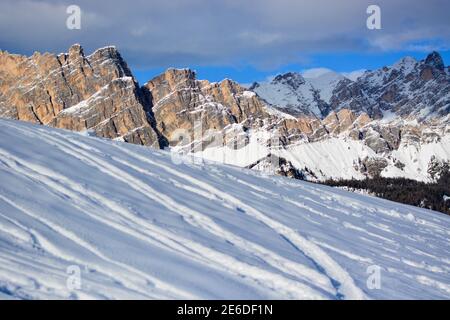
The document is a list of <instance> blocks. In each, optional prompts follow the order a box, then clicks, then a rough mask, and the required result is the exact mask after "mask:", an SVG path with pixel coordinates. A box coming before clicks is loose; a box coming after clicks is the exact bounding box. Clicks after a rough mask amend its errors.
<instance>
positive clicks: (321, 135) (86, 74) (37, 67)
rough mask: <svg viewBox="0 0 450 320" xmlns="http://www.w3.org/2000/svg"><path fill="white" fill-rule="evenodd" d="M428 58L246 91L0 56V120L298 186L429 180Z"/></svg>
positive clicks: (443, 129)
mask: <svg viewBox="0 0 450 320" xmlns="http://www.w3.org/2000/svg"><path fill="white" fill-rule="evenodd" d="M449 111H450V70H449V67H448V66H447V67H446V66H445V65H444V62H443V60H442V58H441V56H440V55H439V54H438V53H437V52H433V53H431V54H429V55H428V56H427V57H426V59H424V60H421V61H416V60H415V59H413V58H411V57H405V58H403V59H401V60H400V61H398V62H397V63H395V64H393V65H392V66H386V67H383V68H381V69H378V70H374V71H365V72H364V73H362V74H361V75H360V76H359V77H357V78H356V79H354V80H351V79H349V78H347V77H345V76H343V75H341V74H338V73H335V72H332V71H327V72H321V73H318V74H315V75H309V76H305V77H304V76H302V74H300V73H296V72H288V73H285V74H280V75H277V76H275V77H274V78H273V79H272V80H271V81H268V82H261V83H257V82H255V83H253V84H252V85H251V86H250V87H248V88H246V87H245V86H243V85H240V84H238V83H236V82H234V81H232V80H230V79H225V80H223V81H221V82H209V81H207V80H198V79H197V77H196V74H195V72H194V71H192V70H190V69H168V70H167V71H165V72H164V73H163V74H161V75H159V76H156V77H155V78H153V79H150V80H149V81H148V82H146V83H145V84H143V85H142V86H141V85H140V84H138V82H137V81H136V79H135V78H134V76H133V74H132V71H131V70H130V68H129V67H128V65H127V63H126V62H125V60H124V59H123V58H122V56H121V55H120V53H119V52H118V51H117V49H116V48H115V47H105V48H101V49H98V50H96V51H95V52H94V53H92V54H90V55H85V53H84V51H83V48H82V47H81V46H80V45H78V44H76V45H73V46H72V47H71V48H70V49H69V51H68V53H62V54H58V55H54V54H50V53H44V54H41V53H34V54H33V55H32V56H30V57H26V56H22V55H16V54H10V53H8V52H5V51H1V52H0V116H1V117H4V118H10V119H17V120H23V121H30V122H34V123H39V124H44V125H49V126H53V127H57V128H64V129H69V130H75V131H86V132H88V133H89V134H92V135H96V136H99V137H104V138H110V139H116V140H121V141H125V142H130V143H134V144H142V145H147V146H152V147H156V148H170V149H171V150H172V151H174V152H179V153H184V154H191V155H193V156H195V157H197V158H202V159H207V160H213V161H219V162H224V163H227V164H232V165H237V166H241V167H248V168H254V169H257V170H263V171H268V172H272V173H278V174H281V175H286V176H292V177H300V178H302V179H306V180H312V181H324V180H326V179H328V178H344V179H351V178H354V179H363V178H366V177H375V176H385V177H406V178H410V179H415V180H420V181H433V180H435V179H436V178H438V177H439V175H440V171H441V170H443V168H447V167H448V161H449V159H450V126H449V121H450V118H449Z"/></svg>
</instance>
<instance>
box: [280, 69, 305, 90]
mask: <svg viewBox="0 0 450 320" xmlns="http://www.w3.org/2000/svg"><path fill="white" fill-rule="evenodd" d="M272 83H273V84H286V85H289V86H290V87H292V88H293V89H294V90H297V89H298V88H299V87H300V86H301V85H302V84H304V83H305V79H304V78H303V76H302V75H301V74H300V73H298V72H287V73H284V74H279V75H277V76H276V77H275V78H273V80H272Z"/></svg>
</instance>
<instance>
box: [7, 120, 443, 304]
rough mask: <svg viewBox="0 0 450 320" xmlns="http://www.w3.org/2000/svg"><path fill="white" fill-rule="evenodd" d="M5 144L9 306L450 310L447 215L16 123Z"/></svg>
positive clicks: (10, 130) (9, 122)
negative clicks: (386, 305)
mask: <svg viewBox="0 0 450 320" xmlns="http://www.w3.org/2000/svg"><path fill="white" fill-rule="evenodd" d="M0 134H1V135H2V137H4V138H2V140H1V142H0V179H1V180H0V247H1V251H0V293H1V296H0V298H2V297H3V296H7V297H13V298H24V299H33V298H70V299H72V298H73V299H97V298H98V299H110V298H139V299H148V298H187V299H197V298H200V299H201V298H281V299H372V298H375V299H376V298H417V297H424V298H447V299H448V298H449V297H450V285H449V283H450V276H449V272H450V260H449V259H448V256H449V253H450V242H449V236H450V228H449V226H450V219H449V217H447V216H444V215H442V214H439V213H436V212H431V211H427V210H423V209H420V208H415V207H410V206H405V205H401V204H397V203H393V202H389V201H386V200H382V199H377V198H374V197H369V196H364V195H357V194H353V193H349V192H346V191H343V190H338V189H332V188H329V187H325V186H320V185H314V184H311V183H305V182H300V181H294V180H290V179H286V178H281V177H270V176H267V175H264V174H263V173H259V172H253V171H249V170H245V169H240V168H234V167H230V166H225V165H219V164H207V163H204V164H194V163H184V164H180V165H176V164H174V163H173V162H172V161H171V159H170V154H167V153H166V152H162V151H156V150H151V149H148V148H144V147H139V146H133V145H128V144H124V143H119V142H114V141H108V140H104V139H98V138H92V137H85V136H82V135H80V134H76V133H69V132H66V131H63V130H55V129H50V128H45V127H40V126H34V125H30V124H25V123H20V122H14V121H7V120H0ZM186 160H187V158H186ZM74 264H75V265H79V266H82V267H83V268H84V269H83V272H82V280H83V285H82V289H81V290H70V289H69V288H68V287H67V286H66V280H67V276H68V275H67V273H66V268H67V267H68V266H70V265H74ZM370 265H377V266H380V269H381V272H382V274H381V283H382V286H381V288H380V289H379V290H370V289H368V288H367V286H366V280H367V277H368V276H369V275H368V274H367V267H368V266H370Z"/></svg>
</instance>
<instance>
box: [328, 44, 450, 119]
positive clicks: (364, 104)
mask: <svg viewBox="0 0 450 320" xmlns="http://www.w3.org/2000/svg"><path fill="white" fill-rule="evenodd" d="M330 105H331V108H332V109H333V110H339V109H342V108H346V109H350V110H352V111H354V112H358V113H359V112H366V113H367V114H368V115H369V116H371V117H372V118H375V119H379V118H385V117H386V116H392V115H394V116H395V117H400V118H403V119H418V120H430V119H435V118H443V117H445V116H447V115H448V114H449V112H450V73H449V72H448V70H446V68H445V66H444V62H443V60H442V57H441V56H440V55H439V53H437V52H432V53H431V54H429V55H428V56H427V57H426V59H424V60H422V61H416V60H415V59H414V58H411V57H406V58H403V59H401V60H400V61H398V62H397V63H395V64H394V65H392V66H389V67H383V68H381V69H379V70H375V71H366V72H365V73H364V74H363V75H362V76H360V77H359V78H358V79H357V80H356V81H351V80H349V79H345V80H342V81H341V82H339V83H338V84H337V86H336V88H335V89H334V91H333V96H332V97H331V99H330Z"/></svg>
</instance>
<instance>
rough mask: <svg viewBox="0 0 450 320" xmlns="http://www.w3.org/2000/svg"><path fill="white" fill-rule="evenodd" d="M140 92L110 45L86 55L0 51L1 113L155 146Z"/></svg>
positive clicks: (78, 49)
mask: <svg viewBox="0 0 450 320" xmlns="http://www.w3.org/2000/svg"><path fill="white" fill-rule="evenodd" d="M142 99H143V97H142V92H141V90H140V88H139V86H138V84H137V82H136V81H135V80H134V78H133V76H132V73H131V71H130V69H129V68H128V66H127V64H126V63H125V61H124V60H123V59H122V57H121V56H120V54H119V52H118V51H117V50H116V49H115V48H114V47H106V48H102V49H99V50H97V51H95V52H94V53H93V54H91V55H89V56H85V54H84V52H83V49H82V47H81V46H80V45H73V46H72V47H71V48H70V49H69V52H68V53H63V54H59V55H53V54H50V53H44V54H41V53H34V54H33V55H32V56H31V57H25V56H21V55H13V54H9V53H7V52H0V116H2V117H7V118H12V119H18V120H23V121H30V122H35V123H41V124H45V125H50V126H54V127H58V128H64V129H69V130H76V131H82V130H91V131H93V132H94V133H95V134H96V135H98V136H101V137H105V138H121V139H123V140H125V141H129V142H133V143H139V144H146V145H153V146H159V142H158V135H157V134H156V131H155V130H154V129H153V128H152V127H151V125H150V120H149V119H148V116H149V115H148V114H147V113H146V107H145V105H144V104H143V102H142Z"/></svg>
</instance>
